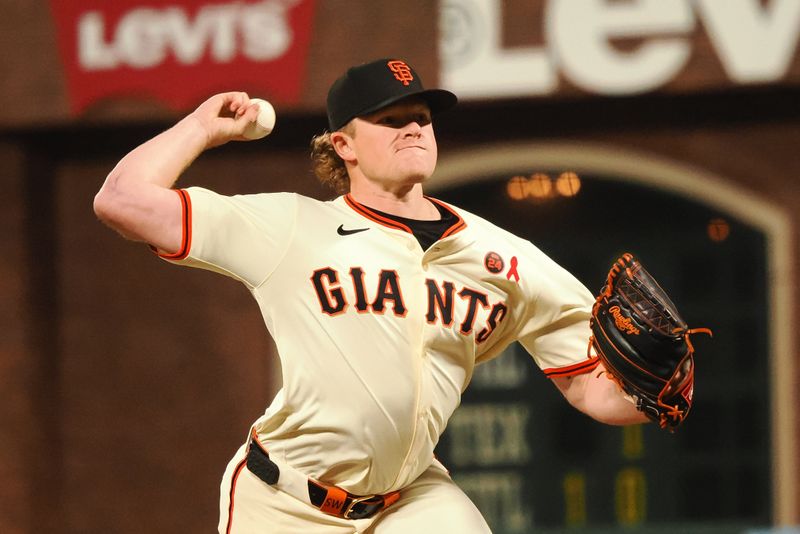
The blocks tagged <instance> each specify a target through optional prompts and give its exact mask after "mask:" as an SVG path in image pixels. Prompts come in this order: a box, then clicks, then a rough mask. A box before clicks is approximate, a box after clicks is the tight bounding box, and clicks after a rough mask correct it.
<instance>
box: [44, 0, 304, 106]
mask: <svg viewBox="0 0 800 534" xmlns="http://www.w3.org/2000/svg"><path fill="white" fill-rule="evenodd" d="M314 4H315V2H314V0H261V1H257V2H253V1H241V0H239V1H230V0H228V1H219V0H218V1H217V2H214V1H213V0H211V1H209V0H205V1H204V0H149V1H148V2H146V3H143V2H141V0H116V1H114V2H109V1H107V0H70V1H68V2H66V1H63V0H51V1H50V7H51V9H52V12H53V16H54V19H55V23H56V27H57V33H58V46H59V50H60V54H61V58H62V61H63V63H64V70H65V73H66V78H67V86H68V91H69V99H70V108H71V111H72V113H73V114H78V113H80V112H82V111H84V110H85V109H86V108H87V107H89V106H90V105H92V104H94V103H96V102H98V101H100V100H102V99H104V98H136V99H157V100H161V101H162V102H163V103H164V104H165V105H166V106H168V107H170V108H173V109H177V110H183V109H186V108H188V107H190V106H194V105H196V104H197V103H199V102H200V101H202V100H204V99H205V98H206V97H207V96H210V95H211V94H213V93H217V92H221V91H228V90H231V88H233V89H242V90H245V91H247V92H249V93H250V94H251V95H254V96H255V95H259V96H264V97H267V98H269V99H270V100H271V101H273V102H283V103H295V102H297V101H298V100H299V98H300V95H301V88H302V81H303V74H304V72H305V65H306V61H307V55H308V54H307V52H308V46H309V42H310V35H311V20H312V16H313V13H314Z"/></svg>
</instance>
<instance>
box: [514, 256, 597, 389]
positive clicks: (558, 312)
mask: <svg viewBox="0 0 800 534" xmlns="http://www.w3.org/2000/svg"><path fill="white" fill-rule="evenodd" d="M530 247H531V248H532V249H533V250H532V252H531V254H530V257H529V258H528V260H529V261H530V260H533V265H534V269H533V270H532V272H531V273H530V275H529V276H530V277H531V279H533V280H535V281H536V282H535V284H534V287H533V291H532V293H533V294H532V295H529V298H530V300H529V302H528V308H527V309H528V313H527V315H526V317H525V318H524V322H523V324H522V328H521V331H520V335H519V341H520V343H521V344H522V346H523V347H525V350H527V351H528V353H529V354H530V355H531V357H532V358H533V359H534V361H535V362H536V364H537V365H538V366H539V368H541V369H542V371H543V372H544V374H545V375H546V376H548V377H549V378H554V377H557V376H570V375H576V374H580V373H584V372H587V371H590V370H592V369H594V368H595V367H597V364H598V363H599V360H598V359H597V358H596V357H594V356H591V357H590V356H588V347H589V336H590V334H591V331H590V328H589V318H590V317H591V311H592V304H593V302H594V298H593V297H592V294H591V293H590V292H589V290H588V289H587V288H586V287H585V286H584V285H583V284H582V283H581V282H580V281H579V280H578V279H577V278H575V277H574V276H573V275H572V274H570V273H569V272H568V271H567V270H566V269H564V268H563V267H561V266H560V265H558V264H557V263H555V262H554V261H553V260H551V259H550V258H549V257H547V256H546V255H545V254H544V253H542V252H541V251H539V250H538V249H536V248H535V247H533V245H530Z"/></svg>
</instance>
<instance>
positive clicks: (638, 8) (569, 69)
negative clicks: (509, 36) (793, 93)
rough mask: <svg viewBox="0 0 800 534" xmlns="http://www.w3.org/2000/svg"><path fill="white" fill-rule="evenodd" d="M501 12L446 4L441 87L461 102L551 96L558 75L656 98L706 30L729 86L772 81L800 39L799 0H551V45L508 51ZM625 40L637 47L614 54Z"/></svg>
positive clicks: (492, 2)
mask: <svg viewBox="0 0 800 534" xmlns="http://www.w3.org/2000/svg"><path fill="white" fill-rule="evenodd" d="M501 9H502V2H500V1H499V0H469V1H461V0H444V1H443V3H442V7H441V15H440V25H441V35H442V41H441V52H442V72H441V79H442V85H443V86H445V87H447V88H449V89H452V90H453V91H455V92H456V93H458V94H459V96H461V97H463V98H467V99H468V98H470V97H472V98H481V97H483V98H486V97H503V96H524V95H546V94H551V93H554V92H555V91H557V90H558V80H559V77H560V76H563V77H564V78H565V79H567V80H569V82H570V83H572V84H574V85H576V86H578V87H580V88H582V89H584V90H587V91H591V92H594V93H599V94H612V95H626V94H635V93H641V92H644V91H650V90H653V89H656V88H658V87H660V86H662V85H664V84H666V83H669V82H670V81H671V80H673V79H674V78H675V77H676V76H678V75H679V74H680V73H681V72H682V70H683V69H684V68H685V67H686V65H687V63H688V62H689V59H690V57H691V55H692V52H693V50H692V44H693V41H692V39H691V38H690V36H691V35H692V34H693V33H694V32H695V31H699V30H700V29H701V28H702V29H704V30H705V31H706V32H707V33H708V37H709V39H710V41H711V43H712V45H713V49H714V51H715V53H716V54H717V56H718V58H719V60H720V63H721V64H722V67H723V69H724V70H725V72H726V74H727V75H728V77H729V78H730V80H731V81H732V82H734V83H739V84H746V83H765V82H772V81H777V80H779V79H781V78H782V77H783V76H785V74H786V72H787V70H788V69H789V67H790V66H791V63H792V59H793V58H794V56H795V54H796V52H797V43H798V37H800V2H798V1H797V0H769V1H768V2H766V3H764V2H762V1H761V0H724V1H722V0H629V1H626V2H616V1H611V0H549V1H547V3H546V4H545V11H544V20H543V21H542V24H543V30H544V36H545V43H544V44H543V45H542V46H530V47H516V48H503V46H502V41H503V39H502V11H501ZM515 23H518V24H524V23H525V22H524V21H515ZM533 23H534V21H530V24H533ZM622 38H627V39H631V38H633V39H635V41H633V42H635V43H636V45H635V47H634V48H633V49H631V50H624V51H623V50H620V49H619V48H617V47H615V46H614V45H613V41H614V40H615V39H616V40H618V39H622Z"/></svg>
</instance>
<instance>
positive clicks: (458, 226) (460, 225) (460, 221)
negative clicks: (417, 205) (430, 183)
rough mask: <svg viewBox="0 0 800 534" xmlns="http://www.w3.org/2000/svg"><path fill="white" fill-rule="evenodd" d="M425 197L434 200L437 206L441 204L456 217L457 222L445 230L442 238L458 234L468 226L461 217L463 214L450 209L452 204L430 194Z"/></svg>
mask: <svg viewBox="0 0 800 534" xmlns="http://www.w3.org/2000/svg"><path fill="white" fill-rule="evenodd" d="M425 198H427V199H428V200H430V201H431V202H433V203H434V204H436V205H437V206H441V207H442V208H444V209H445V210H447V211H449V212H450V213H452V214H453V215H455V217H456V222H454V223H453V226H451V227H450V228H448V229H447V230H445V231H444V233H443V234H442V239H444V238H445V237H447V236H451V235H453V234H456V233H458V232H460V231H461V230H463V229H464V228H466V227H467V223H465V222H464V219H462V218H461V215H459V214H458V212H456V211H454V210H452V209H450V206H448V205H447V204H445V203H444V202H442V201H440V200H436V199H435V198H431V197H429V196H426V197H425Z"/></svg>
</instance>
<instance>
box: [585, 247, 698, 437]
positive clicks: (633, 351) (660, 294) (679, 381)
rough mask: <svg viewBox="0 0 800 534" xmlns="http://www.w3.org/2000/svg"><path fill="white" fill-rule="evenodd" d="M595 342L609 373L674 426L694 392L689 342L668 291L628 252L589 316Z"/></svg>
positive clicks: (644, 407) (644, 408) (646, 409)
mask: <svg viewBox="0 0 800 534" xmlns="http://www.w3.org/2000/svg"><path fill="white" fill-rule="evenodd" d="M590 325H591V329H592V337H591V339H590V347H594V349H595V351H596V352H597V355H598V356H599V357H600V360H601V361H602V362H603V365H604V366H605V368H606V371H607V372H608V376H609V378H611V379H612V380H614V381H615V382H616V383H617V384H619V386H620V388H622V390H623V391H624V392H625V393H626V394H628V395H630V396H631V397H632V398H633V399H634V400H635V401H636V408H637V409H638V410H639V411H641V412H643V413H644V414H645V415H647V417H648V418H650V419H651V420H652V421H655V422H656V423H658V424H659V426H660V427H661V428H668V429H669V430H674V429H676V428H677V427H678V426H680V424H681V423H683V421H684V420H685V419H686V417H687V416H688V415H689V410H690V409H691V407H692V394H693V392H694V347H693V346H692V343H691V341H690V340H689V336H690V335H691V334H695V333H705V334H709V335H711V330H709V329H708V328H695V329H689V328H688V327H687V325H686V323H685V322H684V321H683V319H682V318H681V317H680V315H679V314H678V310H677V309H676V308H675V305H674V304H673V303H672V301H671V300H670V299H669V297H668V296H667V294H666V293H665V292H664V290H663V289H661V286H659V285H658V282H656V281H655V279H654V278H653V277H652V276H650V273H648V272H647V271H646V270H645V269H644V267H642V264H641V263H639V262H638V261H636V260H635V259H634V257H633V256H632V255H631V254H627V253H626V254H623V255H622V257H621V258H619V259H618V260H617V261H616V262H615V263H614V265H613V266H612V268H611V270H610V271H609V273H608V277H607V279H606V284H605V286H604V287H603V290H602V291H601V292H600V295H598V297H597V299H596V300H595V303H594V306H593V308H592V318H591V320H590Z"/></svg>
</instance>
